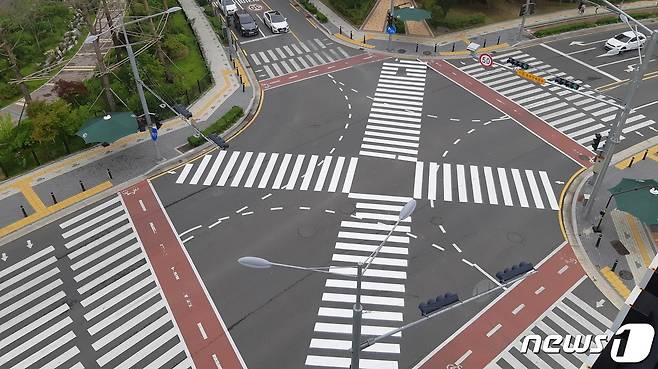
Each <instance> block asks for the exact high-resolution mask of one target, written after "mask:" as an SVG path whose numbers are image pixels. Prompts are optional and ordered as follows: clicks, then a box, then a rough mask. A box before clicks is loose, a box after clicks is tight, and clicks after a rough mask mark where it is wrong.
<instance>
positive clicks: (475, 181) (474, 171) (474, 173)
mask: <svg viewBox="0 0 658 369" xmlns="http://www.w3.org/2000/svg"><path fill="white" fill-rule="evenodd" d="M470 167H471V186H472V187H473V202H475V203H476V204H482V192H481V191H480V174H479V172H478V167H477V166H475V165H471V166H470Z"/></svg>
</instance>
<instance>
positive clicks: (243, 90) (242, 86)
mask: <svg viewBox="0 0 658 369" xmlns="http://www.w3.org/2000/svg"><path fill="white" fill-rule="evenodd" d="M242 92H244V83H242Z"/></svg>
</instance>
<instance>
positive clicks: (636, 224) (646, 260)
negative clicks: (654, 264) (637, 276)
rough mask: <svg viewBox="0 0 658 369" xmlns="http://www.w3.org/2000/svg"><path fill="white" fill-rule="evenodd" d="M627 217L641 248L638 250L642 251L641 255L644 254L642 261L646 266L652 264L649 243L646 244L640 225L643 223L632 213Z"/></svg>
mask: <svg viewBox="0 0 658 369" xmlns="http://www.w3.org/2000/svg"><path fill="white" fill-rule="evenodd" d="M626 219H627V220H628V225H629V226H630V228H631V235H632V236H633V239H635V244H636V245H637V247H638V248H639V250H638V251H639V252H640V256H642V262H643V263H644V266H645V267H649V265H651V260H652V257H651V256H650V255H649V249H648V248H647V245H645V244H644V242H643V238H642V237H641V236H640V227H641V226H642V225H640V224H639V222H638V221H637V219H636V218H635V217H634V216H632V215H630V214H627V215H626Z"/></svg>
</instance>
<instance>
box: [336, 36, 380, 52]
mask: <svg viewBox="0 0 658 369" xmlns="http://www.w3.org/2000/svg"><path fill="white" fill-rule="evenodd" d="M334 36H336V38H338V39H341V40H343V41H345V42H349V43H351V44H354V45H357V46H360V47H365V48H368V49H372V48H374V47H375V46H373V45H368V44H364V43H363V42H362V41H361V40H363V39H362V38H361V39H359V40H353V39H351V38H349V37H347V36H345V35H341V34H340V33H335V34H334ZM368 39H369V38H368V36H367V35H366V41H367V40H368Z"/></svg>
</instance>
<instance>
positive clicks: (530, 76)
mask: <svg viewBox="0 0 658 369" xmlns="http://www.w3.org/2000/svg"><path fill="white" fill-rule="evenodd" d="M516 74H518V75H519V77H522V78H525V79H527V80H529V81H532V82H534V83H536V84H538V85H543V84H544V83H546V80H545V79H544V78H542V77H539V76H537V75H534V74H532V73H530V72H526V71H524V70H523V69H517V70H516Z"/></svg>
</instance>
